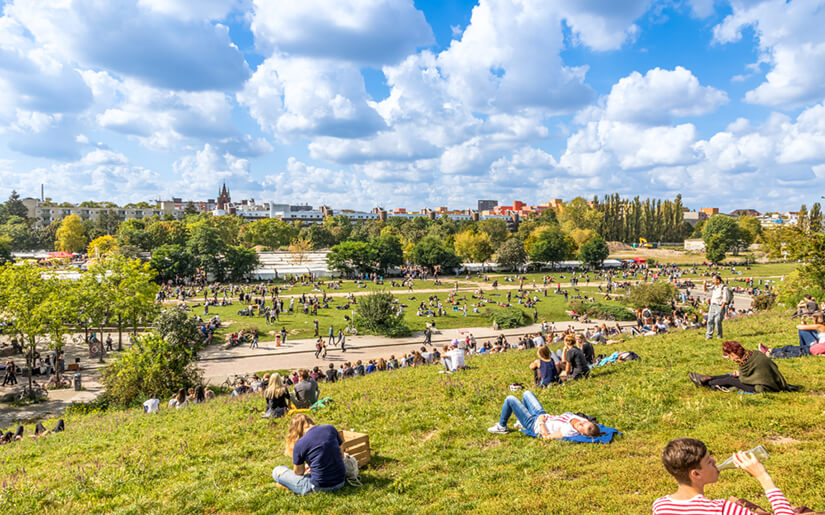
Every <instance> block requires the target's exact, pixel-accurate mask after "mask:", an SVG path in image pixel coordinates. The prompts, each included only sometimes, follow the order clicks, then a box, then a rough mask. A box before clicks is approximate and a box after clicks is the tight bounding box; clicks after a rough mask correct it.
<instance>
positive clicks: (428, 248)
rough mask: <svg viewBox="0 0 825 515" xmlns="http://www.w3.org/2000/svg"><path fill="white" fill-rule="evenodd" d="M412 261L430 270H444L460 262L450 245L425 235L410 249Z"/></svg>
mask: <svg viewBox="0 0 825 515" xmlns="http://www.w3.org/2000/svg"><path fill="white" fill-rule="evenodd" d="M412 261H413V263H415V264H416V265H419V266H423V267H425V268H428V269H429V270H430V271H433V272H435V271H436V270H442V271H446V270H449V269H451V268H455V267H457V266H458V265H460V264H461V259H459V257H458V256H457V255H456V253H455V252H454V251H453V249H452V247H450V246H449V245H445V244H444V243H443V242H442V241H441V240H440V239H438V238H437V237H435V236H425V237H424V238H422V239H421V241H419V242H418V243H416V244H415V247H413V251H412Z"/></svg>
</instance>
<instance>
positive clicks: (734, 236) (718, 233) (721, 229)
mask: <svg viewBox="0 0 825 515" xmlns="http://www.w3.org/2000/svg"><path fill="white" fill-rule="evenodd" d="M702 239H703V240H704V241H705V248H706V249H707V248H708V247H710V246H711V240H712V239H713V243H712V245H713V246H714V248H715V249H717V250H718V249H724V252H731V251H732V252H734V254H735V253H736V252H738V250H739V248H740V247H741V246H742V245H743V243H744V242H743V239H742V231H741V229H740V228H739V224H737V223H736V220H735V219H733V218H731V217H729V216H726V215H713V216H712V217H710V219H708V221H707V222H705V225H704V227H703V229H702ZM714 262H715V261H714Z"/></svg>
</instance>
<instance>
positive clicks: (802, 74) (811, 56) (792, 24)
mask: <svg viewBox="0 0 825 515" xmlns="http://www.w3.org/2000/svg"><path fill="white" fill-rule="evenodd" d="M730 3H731V6H732V8H733V13H732V14H730V15H729V16H727V17H726V18H725V20H724V21H723V22H722V23H721V24H719V25H718V26H716V27H715V28H714V38H715V40H716V41H717V42H719V43H729V42H734V41H739V40H740V39H741V38H742V31H743V30H744V29H745V28H747V27H752V28H753V29H754V33H755V36H756V38H757V40H758V43H759V49H760V51H761V55H760V57H759V62H760V63H765V64H768V65H769V66H770V67H771V69H770V70H769V71H768V73H767V74H766V76H765V82H763V83H762V84H760V85H759V86H757V87H756V88H755V89H753V90H751V91H749V92H748V93H747V94H746V95H745V99H746V100H747V101H748V102H752V103H755V104H763V105H768V106H795V105H802V104H805V103H808V102H811V101H818V100H820V99H822V98H823V96H825V32H824V31H823V30H822V27H825V3H823V2H822V1H821V0H801V1H794V2H786V1H785V0H764V1H754V0H731V1H730Z"/></svg>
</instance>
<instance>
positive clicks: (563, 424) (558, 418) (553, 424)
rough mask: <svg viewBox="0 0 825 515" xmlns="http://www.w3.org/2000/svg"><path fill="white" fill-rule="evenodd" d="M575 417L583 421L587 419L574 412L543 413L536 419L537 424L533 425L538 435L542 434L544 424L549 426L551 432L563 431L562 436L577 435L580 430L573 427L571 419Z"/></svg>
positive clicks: (548, 430) (546, 426)
mask: <svg viewBox="0 0 825 515" xmlns="http://www.w3.org/2000/svg"><path fill="white" fill-rule="evenodd" d="M574 419H575V420H579V421H581V422H586V421H587V420H586V419H584V418H582V417H579V416H576V415H574V414H572V413H563V414H561V415H541V416H539V418H538V420H536V425H535V426H534V427H533V432H534V433H536V434H537V435H538V436H541V425H542V424H544V427H545V428H547V432H548V433H550V434H553V433H555V432H557V431H559V432H561V436H562V437H568V436H576V435H578V434H579V432H578V431H576V430H575V429H573V425H572V424H570V421H571V420H574Z"/></svg>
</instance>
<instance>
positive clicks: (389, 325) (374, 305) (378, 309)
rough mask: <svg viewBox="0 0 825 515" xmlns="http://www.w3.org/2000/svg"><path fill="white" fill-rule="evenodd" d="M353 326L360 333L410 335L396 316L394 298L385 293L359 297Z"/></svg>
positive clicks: (402, 316) (394, 335) (396, 309)
mask: <svg viewBox="0 0 825 515" xmlns="http://www.w3.org/2000/svg"><path fill="white" fill-rule="evenodd" d="M355 326H356V327H357V328H358V329H359V330H360V331H362V332H366V333H371V334H382V335H384V336H390V337H398V336H409V335H410V334H412V331H410V328H409V327H407V325H406V324H405V323H404V315H399V314H398V306H397V305H396V304H395V297H393V296H392V294H391V293H389V292H386V291H380V292H375V293H370V294H369V295H364V296H363V297H359V299H358V304H357V307H356V309H355Z"/></svg>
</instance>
